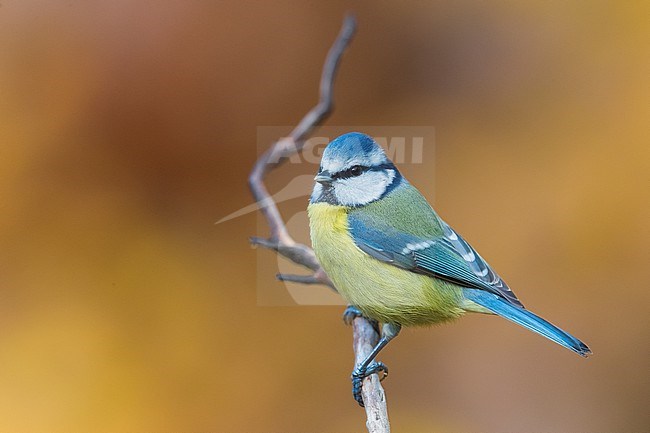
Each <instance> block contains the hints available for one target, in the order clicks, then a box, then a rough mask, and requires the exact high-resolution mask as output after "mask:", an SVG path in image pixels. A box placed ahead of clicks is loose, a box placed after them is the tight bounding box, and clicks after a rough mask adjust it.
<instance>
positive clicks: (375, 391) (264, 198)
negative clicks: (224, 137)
mask: <svg viewBox="0 0 650 433" xmlns="http://www.w3.org/2000/svg"><path fill="white" fill-rule="evenodd" d="M355 31H356V20H355V19H354V16H352V15H347V16H346V17H345V19H344V20H343V25H342V27H341V31H340V32H339V35H338V37H337V38H336V41H334V44H333V45H332V47H331V48H330V50H329V52H328V53H327V57H326V59H325V64H324V65H323V72H322V75H321V79H320V96H319V100H318V104H316V106H314V108H312V109H311V110H310V111H309V112H308V113H307V114H306V115H305V116H304V117H303V118H302V120H301V121H300V122H299V123H298V125H297V126H296V127H295V128H294V129H293V131H291V134H289V136H288V137H285V138H283V139H281V140H278V141H277V142H276V143H274V144H273V145H272V146H271V147H270V148H269V149H268V150H267V151H266V152H264V153H263V154H262V155H261V156H260V157H259V159H258V160H257V162H256V163H255V166H254V167H253V171H252V172H251V174H250V176H249V178H248V185H249V187H250V190H251V192H252V194H253V197H255V201H256V202H257V203H258V204H259V203H264V206H260V211H261V212H262V214H263V215H264V217H265V219H266V222H267V224H268V226H269V229H270V236H269V238H268V239H265V238H258V237H253V238H251V239H250V242H251V243H252V244H253V245H259V246H261V247H264V248H268V249H271V250H274V251H276V252H277V253H278V254H280V255H282V256H283V257H286V258H288V259H289V260H291V261H292V262H294V263H296V264H299V265H302V266H304V267H306V268H307V269H309V270H311V271H312V274H311V275H283V274H278V276H277V277H278V279H280V280H281V281H292V282H298V283H302V284H324V285H327V286H329V287H330V288H332V289H334V290H336V288H335V287H334V284H333V283H332V281H331V280H330V279H329V278H328V276H327V274H325V271H324V270H323V268H322V267H321V266H320V264H319V263H318V260H317V259H316V255H315V254H314V251H313V250H312V249H311V248H309V247H308V246H307V245H304V244H300V243H298V242H296V241H295V240H294V239H293V238H292V237H291V235H290V234H289V231H288V230H287V227H286V225H285V223H284V220H283V219H282V216H281V215H280V211H279V210H278V207H277V205H276V203H275V202H274V201H273V198H272V197H271V195H270V194H269V192H268V190H267V189H266V186H265V185H264V178H265V177H266V175H267V174H268V173H269V172H270V171H271V170H273V169H275V168H277V167H279V166H280V165H282V163H284V162H285V161H286V160H287V159H288V157H289V156H291V155H293V154H295V153H297V152H300V150H302V148H303V147H304V145H305V140H306V138H307V137H308V136H309V135H310V134H311V133H312V132H313V130H314V129H315V128H316V127H317V126H319V125H320V124H321V123H323V121H324V120H325V119H326V118H327V117H328V116H329V114H330V113H331V112H332V110H333V109H334V79H335V78H336V73H337V71H338V67H339V64H340V62H341V58H342V56H343V53H344V52H345V50H346V48H347V47H348V46H349V45H350V42H351V41H352V38H353V36H354V33H355ZM352 329H353V340H354V352H355V362H356V363H358V362H360V361H361V360H363V359H365V357H366V356H368V354H370V352H371V350H372V348H373V347H374V345H375V344H376V343H377V341H378V335H377V333H376V332H375V329H374V328H373V326H372V324H371V323H370V322H369V321H368V320H366V319H364V318H363V317H358V318H356V319H354V321H353V324H352ZM363 399H364V403H365V408H366V415H367V421H366V427H367V428H368V431H369V432H371V433H387V432H389V431H390V427H389V424H388V410H387V408H386V399H385V396H384V390H383V388H382V387H381V384H380V383H379V376H378V375H376V374H373V375H371V376H370V377H368V378H366V379H365V380H364V384H363Z"/></svg>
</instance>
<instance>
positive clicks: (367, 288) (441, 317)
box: [308, 203, 463, 325]
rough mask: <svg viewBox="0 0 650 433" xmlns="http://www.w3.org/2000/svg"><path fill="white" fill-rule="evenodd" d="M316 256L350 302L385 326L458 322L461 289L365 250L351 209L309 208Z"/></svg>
mask: <svg viewBox="0 0 650 433" xmlns="http://www.w3.org/2000/svg"><path fill="white" fill-rule="evenodd" d="M308 213H309V221H310V229H311V240H312V245H313V247H314V252H315V253H316V257H317V258H318V260H319V261H320V263H321V265H322V266H323V268H324V269H325V272H327V275H329V277H330V278H331V279H332V281H333V282H334V285H335V286H336V288H337V289H338V290H339V292H340V293H341V295H342V296H343V297H344V298H345V299H346V301H347V302H348V303H350V304H352V305H355V306H357V307H359V308H360V309H361V311H363V312H364V314H366V315H367V316H368V317H371V318H373V319H376V320H379V321H381V322H396V323H400V324H402V325H423V324H431V323H437V322H443V321H447V320H450V319H454V318H457V317H459V316H460V315H462V314H463V310H462V309H461V308H459V300H460V299H461V298H462V295H461V292H460V290H461V289H460V288H459V287H458V286H455V285H453V284H449V283H447V282H444V281H442V280H438V279H435V278H431V277H428V276H425V275H421V274H416V273H413V272H410V271H408V270H405V269H401V268H398V267H395V266H392V265H390V264H387V263H384V262H381V261H379V260H377V259H375V258H373V257H371V256H369V255H368V254H366V253H364V252H363V251H361V250H360V249H359V248H358V247H357V246H356V245H355V243H354V240H353V239H352V237H351V236H350V234H349V231H348V222H347V216H348V209H347V208H346V207H344V206H334V205H330V204H327V203H314V204H310V205H309V208H308Z"/></svg>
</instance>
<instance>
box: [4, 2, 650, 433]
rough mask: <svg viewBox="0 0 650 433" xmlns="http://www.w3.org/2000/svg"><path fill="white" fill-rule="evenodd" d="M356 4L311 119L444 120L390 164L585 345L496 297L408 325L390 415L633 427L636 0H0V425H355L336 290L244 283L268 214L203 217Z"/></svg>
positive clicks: (639, 59)
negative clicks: (566, 343) (502, 311)
mask: <svg viewBox="0 0 650 433" xmlns="http://www.w3.org/2000/svg"><path fill="white" fill-rule="evenodd" d="M348 9H351V10H353V11H355V12H356V14H357V16H358V21H359V32H358V35H357V38H356V40H355V41H354V43H353V46H352V48H351V49H350V50H349V51H348V52H347V54H346V56H345V58H344V61H343V64H342V68H341V71H340V77H339V80H338V83H337V88H336V96H337V110H336V112H335V113H334V115H333V116H332V118H331V119H330V120H329V121H328V123H329V124H331V125H433V126H435V128H436V137H435V139H436V150H435V153H433V152H429V153H425V161H424V163H423V164H419V165H408V166H405V167H404V168H403V172H404V174H405V175H406V176H407V177H408V178H409V179H410V180H411V181H412V182H413V183H414V184H416V185H417V186H418V187H419V188H420V190H421V191H422V192H423V193H424V194H425V195H426V196H428V197H433V196H434V194H435V204H436V208H437V209H438V210H439V212H440V213H441V215H442V216H443V217H444V218H445V219H446V220H447V221H448V222H450V224H452V225H453V226H454V227H455V228H456V229H457V230H458V231H459V232H461V233H462V234H463V235H465V237H466V238H467V239H469V240H470V241H471V242H472V244H473V245H474V246H475V247H476V248H477V249H478V250H479V251H480V252H481V254H482V255H483V256H484V257H485V258H486V259H487V260H488V261H489V262H490V263H491V264H492V265H493V266H494V267H495V269H497V270H498V272H499V273H500V274H501V275H502V276H503V277H504V278H505V279H506V280H507V281H508V282H509V284H510V286H511V287H513V288H514V290H515V292H516V293H517V294H518V295H519V297H520V298H521V299H522V301H523V302H524V303H525V304H526V305H527V306H529V307H530V308H531V309H532V310H533V311H535V312H537V313H539V314H541V315H542V316H544V317H546V318H548V319H549V320H551V321H553V322H555V323H557V324H558V325H560V326H562V327H563V328H565V329H567V330H568V331H570V332H572V333H575V335H577V336H579V337H580V338H582V339H584V340H585V341H586V342H587V343H588V344H589V345H590V346H591V347H592V349H593V350H594V352H595V355H594V356H593V357H592V358H590V359H588V360H583V359H580V358H579V357H577V356H575V355H573V354H571V353H570V352H568V351H567V350H564V349H562V348H560V347H558V346H556V345H554V344H552V343H550V342H547V341H545V340H543V339H542V338H541V337H538V336H536V335H533V334H532V333H530V332H527V331H525V330H523V329H521V328H519V327H516V326H514V325H512V324H510V323H509V322H506V321H505V320H497V319H496V318H489V317H480V316H472V317H468V318H465V319H463V320H461V321H459V322H458V323H457V324H454V325H448V326H444V327H436V328H433V329H415V330H406V331H405V332H403V333H402V335H401V336H400V337H399V339H397V340H396V341H395V342H394V343H392V344H391V346H390V347H389V348H388V349H387V350H386V352H385V353H383V354H382V357H381V359H382V360H383V361H384V362H386V363H387V364H388V365H389V366H390V367H391V377H390V378H389V379H388V380H387V381H386V382H384V383H385V388H386V392H387V396H388V402H389V410H390V416H391V421H392V423H393V428H394V430H395V431H403V432H477V431H480V432H640V431H646V430H647V428H648V426H649V425H650V419H649V416H648V414H649V413H650V412H648V406H649V403H650V401H649V400H650V399H649V393H648V389H649V388H650V383H649V382H650V380H649V379H650V370H649V369H648V356H649V346H650V345H649V342H650V338H649V336H650V326H649V325H650V323H649V314H648V313H649V311H648V305H649V304H650V302H649V301H650V290H648V281H649V279H650V266H649V265H648V263H649V259H650V257H649V254H648V244H649V243H650V233H649V231H648V223H649V221H650V209H649V207H648V201H649V200H648V199H649V194H648V185H649V182H648V181H649V179H648V172H649V169H650V167H649V161H650V151H649V150H650V146H649V143H650V129H649V128H648V119H650V103H649V101H650V99H649V98H650V86H648V77H649V76H650V50H649V48H650V44H649V43H648V41H650V21H648V16H650V9H649V8H648V3H647V2H635V3H633V2H614V1H611V2H606V1H594V2H525V3H523V2H522V3H514V2H510V3H501V2H499V3H494V2H476V3H475V2H435V3H433V2H432V3H429V4H424V3H422V2H415V1H407V2H390V3H389V2H376V1H365V2H359V3H357V4H355V5H354V6H350V5H347V4H346V3H345V2H327V3H326V2H322V3H318V2H295V3H287V2H256V3H244V2H234V1H231V2H225V1H203V2H201V1H167V0H165V1H162V0H161V1H156V2H146V1H138V2H133V1H126V0H114V1H106V2H99V1H96V2H82V1H75V0H71V1H58V2H46V1H40V2H36V1H17V0H15V1H12V0H5V1H3V2H2V5H1V6H0V119H1V120H0V431H7V432H44V431H47V432H76V431H78V432H89V431H92V432H316V431H320V432H350V431H362V430H363V429H364V422H365V417H364V412H363V411H362V410H361V409H360V408H358V407H357V406H356V404H355V403H354V401H353V400H352V398H351V396H350V384H349V380H348V377H349V373H350V371H351V369H352V353H351V335H350V330H349V329H348V328H346V327H344V326H343V325H342V323H341V321H340V313H341V308H340V307H261V306H258V303H257V296H258V287H260V285H262V286H264V285H268V286H269V287H278V286H277V285H279V284H280V283H279V282H277V281H275V279H274V273H275V272H276V271H277V269H273V267H271V268H272V269H270V270H269V272H268V273H263V274H259V273H258V272H257V269H258V268H257V265H256V261H257V260H258V259H260V260H262V261H264V260H267V261H268V260H275V258H274V256H273V255H272V253H270V252H268V251H255V250H253V249H251V248H250V247H249V245H248V242H247V238H248V237H249V236H252V235H264V234H265V230H264V229H263V228H257V220H256V218H257V217H256V216H255V215H254V214H248V215H247V216H244V217H241V218H239V219H236V220H232V221H230V222H227V223H223V224H219V225H216V226H215V225H214V222H215V221H216V220H218V219H220V218H222V217H223V216H225V215H227V214H229V213H230V212H233V211H235V210H237V209H239V208H241V207H243V206H245V205H247V204H249V203H250V201H251V197H250V195H249V193H248V190H247V186H246V176H247V174H248V172H249V170H250V169H251V167H252V164H253V162H254V161H255V158H256V156H257V155H258V153H259V152H258V149H257V145H256V134H257V126H260V125H292V124H295V122H297V121H298V120H299V119H300V118H301V116H302V115H303V114H304V113H305V112H306V110H307V109H309V108H310V107H311V106H312V105H313V104H314V103H315V101H316V98H317V80H318V77H319V74H320V68H321V65H322V61H323V58H324V55H325V53H326V51H327V49H328V48H329V45H330V44H331V42H332V40H333V38H334V37H335V35H336V33H337V32H338V29H339V26H340V22H341V19H342V16H343V13H344V12H345V11H346V10H348ZM312 169H313V167H311V166H310V167H307V169H305V168H300V166H297V165H287V166H285V168H283V170H284V171H283V172H282V173H280V172H278V173H274V174H273V175H272V176H271V179H270V180H269V184H270V186H271V187H272V188H273V190H278V189H280V188H281V187H282V186H283V185H284V184H285V183H286V182H287V181H288V180H289V179H291V177H292V176H294V175H296V174H299V173H305V172H309V171H311V170H312ZM433 172H435V175H432V173H433ZM305 204H306V203H305V200H304V199H300V200H293V201H289V202H287V203H285V204H283V206H282V211H283V212H284V215H285V216H290V215H292V214H293V213H295V212H298V211H300V210H303V209H304V207H305ZM280 287H281V286H280Z"/></svg>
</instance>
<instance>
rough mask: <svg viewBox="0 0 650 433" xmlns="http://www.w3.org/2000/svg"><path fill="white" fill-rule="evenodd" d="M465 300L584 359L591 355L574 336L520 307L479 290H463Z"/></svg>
mask: <svg viewBox="0 0 650 433" xmlns="http://www.w3.org/2000/svg"><path fill="white" fill-rule="evenodd" d="M463 293H464V295H465V298H467V299H469V300H470V301H472V302H475V303H477V304H479V305H481V306H482V307H485V308H487V309H488V310H490V311H492V312H493V313H495V314H498V315H499V316H501V317H503V318H505V319H508V320H510V321H512V322H515V323H516V324H518V325H521V326H523V327H524V328H528V329H530V330H531V331H534V332H537V333H538V334H540V335H543V336H544V337H546V338H548V339H549V340H551V341H554V342H556V343H557V344H559V345H561V346H564V347H566V348H567V349H571V350H573V351H574V352H575V353H577V354H578V355H580V356H584V357H585V358H586V357H587V356H588V355H590V354H591V350H590V349H589V348H588V347H587V345H586V344H585V343H583V342H582V341H580V340H578V339H577V338H575V337H574V336H572V335H570V334H568V333H566V332H564V331H563V330H561V329H560V328H558V327H557V326H555V325H553V324H551V323H549V322H547V321H546V320H544V319H542V318H541V317H539V316H536V315H535V314H533V313H531V312H530V311H528V310H525V309H523V308H521V307H517V306H516V305H513V304H511V303H510V302H508V301H507V300H505V299H501V298H499V297H498V296H497V295H495V294H493V293H490V292H487V291H484V290H479V289H464V290H463Z"/></svg>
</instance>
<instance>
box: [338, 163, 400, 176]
mask: <svg viewBox="0 0 650 433" xmlns="http://www.w3.org/2000/svg"><path fill="white" fill-rule="evenodd" d="M382 170H395V166H394V165H393V164H390V163H388V164H380V165H375V166H372V167H366V166H364V165H354V166H352V167H350V168H348V169H347V170H343V171H339V172H338V173H335V174H333V175H332V178H333V179H349V178H351V177H357V176H361V175H362V174H363V173H365V172H367V171H382Z"/></svg>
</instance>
